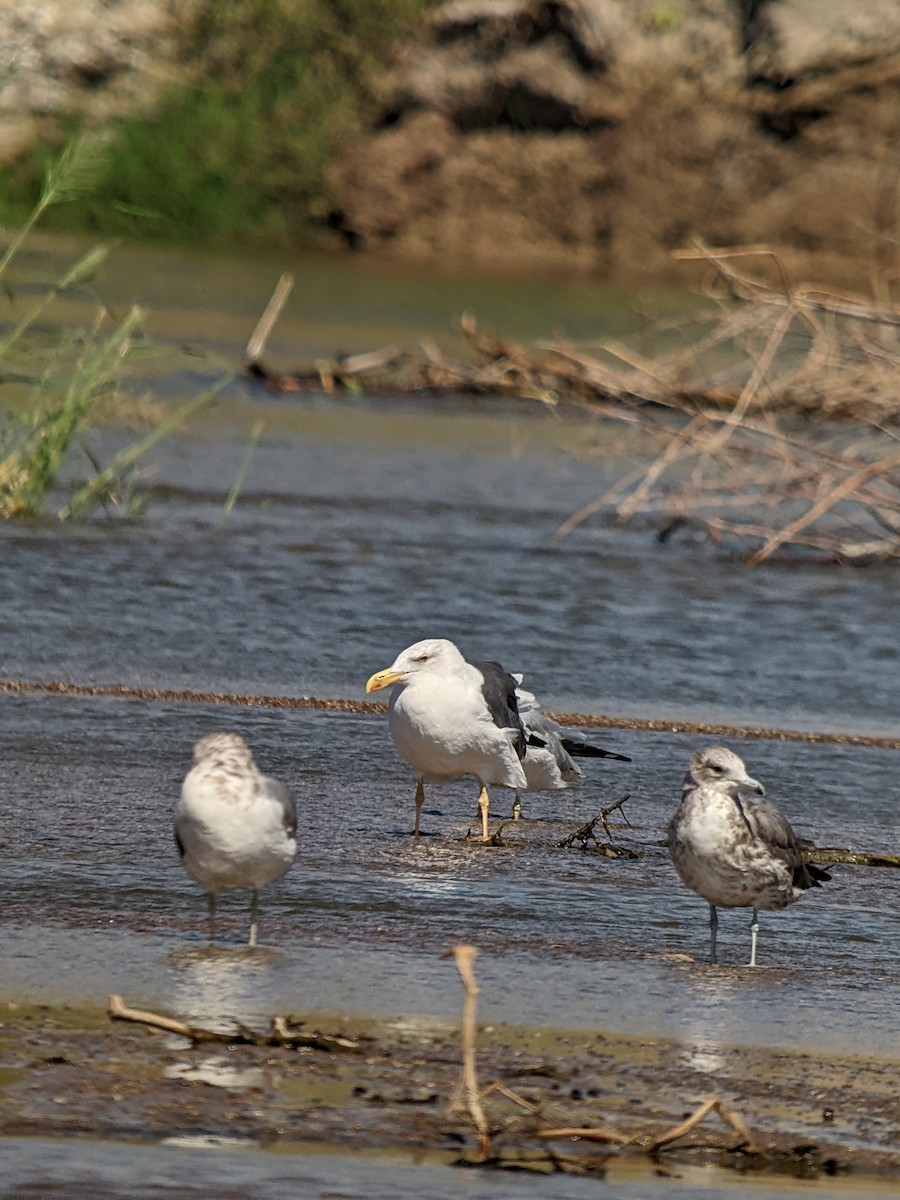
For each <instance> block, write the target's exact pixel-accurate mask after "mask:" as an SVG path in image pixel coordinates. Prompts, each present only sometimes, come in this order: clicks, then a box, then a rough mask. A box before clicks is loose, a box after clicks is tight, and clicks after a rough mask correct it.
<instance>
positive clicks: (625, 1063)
mask: <svg viewBox="0 0 900 1200" xmlns="http://www.w3.org/2000/svg"><path fill="white" fill-rule="evenodd" d="M0 1011H2V1023H0V1054H2V1070H0V1133H2V1134H3V1135H4V1136H6V1137H11V1136H37V1135H40V1136H44V1137H47V1136H53V1137H61V1136H67V1137H71V1136H80V1137H90V1138H100V1139H104V1140H114V1141H115V1140H125V1141H129V1140H134V1139H140V1140H144V1139H146V1140H148V1141H151V1142H155V1141H159V1140H162V1139H165V1138H169V1137H175V1136H178V1137H185V1136H199V1137H213V1138H215V1137H226V1138H241V1139H248V1140H249V1141H251V1142H253V1143H256V1144H257V1145H259V1146H261V1147H273V1148H276V1147H278V1146H283V1147H284V1148H285V1149H288V1148H289V1145H290V1144H310V1145H312V1144H316V1145H319V1146H323V1145H324V1146H327V1147H333V1148H340V1149H342V1150H343V1151H349V1152H351V1153H363V1152H367V1151H370V1150H372V1149H373V1148H378V1149H380V1150H390V1151H392V1152H394V1153H396V1154H398V1155H401V1156H402V1155H407V1154H416V1155H421V1154H423V1153H427V1154H428V1155H429V1156H431V1157H433V1159H434V1161H436V1162H443V1163H446V1164H467V1165H476V1164H478V1161H479V1155H478V1152H477V1139H476V1136H475V1131H474V1129H473V1128H472V1125H471V1122H470V1121H469V1119H468V1118H467V1117H466V1115H465V1114H460V1113H453V1114H451V1113H449V1112H448V1108H449V1104H450V1101H451V1098H452V1096H453V1094H454V1090H455V1088H456V1086H457V1083H458V1081H459V1075H460V1053H459V1041H458V1029H457V1028H456V1027H454V1026H453V1025H452V1024H443V1023H437V1022H427V1021H423V1022H421V1023H416V1022H415V1020H406V1021H404V1022H403V1023H401V1022H390V1021H377V1020H366V1019H359V1018H357V1019H347V1018H341V1017H337V1016H335V1015H333V1014H332V1015H329V1014H305V1015H303V1016H297V1015H296V1014H295V1020H296V1021H297V1022H298V1023H299V1022H302V1023H303V1024H304V1025H305V1026H306V1027H308V1028H309V1030H310V1031H312V1030H317V1031H320V1032H326V1033H329V1034H337V1035H342V1036H347V1037H352V1038H354V1039H357V1040H358V1043H359V1053H354V1054H340V1055H338V1054H330V1053H326V1052H323V1051H316V1050H303V1051H297V1050H293V1049H285V1048H277V1049H273V1048H271V1047H254V1046H243V1045H225V1044H221V1045H194V1046H192V1045H190V1044H189V1043H187V1042H186V1041H185V1039H182V1038H178V1037H174V1036H172V1035H166V1034H160V1033H156V1032H153V1031H150V1030H147V1029H144V1028H140V1027H131V1026H123V1025H120V1024H116V1025H112V1024H111V1023H110V1022H109V1021H108V1020H107V1018H106V1014H105V1013H104V1012H103V1011H101V1010H99V1009H92V1008H77V1007H56V1008H53V1007H47V1006H42V1005H34V1006H31V1007H25V1006H19V1005H17V1004H15V1003H6V1004H4V1005H3V1007H2V1010H0ZM478 1062H479V1069H480V1078H481V1081H482V1087H486V1086H487V1085H488V1084H489V1083H490V1082H493V1081H496V1082H499V1083H501V1084H502V1085H503V1086H504V1087H505V1088H507V1089H509V1090H510V1091H511V1092H513V1093H515V1095H516V1096H518V1097H519V1098H520V1099H521V1100H523V1101H525V1102H527V1103H528V1104H529V1105H531V1106H533V1111H532V1112H528V1111H526V1110H525V1109H523V1108H521V1107H519V1106H517V1105H516V1104H515V1103H513V1102H512V1101H511V1100H509V1099H507V1098H505V1097H504V1096H502V1095H500V1094H496V1093H495V1094H494V1095H493V1096H491V1097H489V1098H488V1099H487V1100H486V1101H485V1106H486V1111H487V1114H488V1119H489V1121H490V1123H491V1127H492V1132H494V1147H495V1154H494V1155H493V1156H492V1157H491V1158H490V1159H489V1161H488V1163H487V1164H481V1165H486V1166H495V1167H506V1168H516V1169H526V1170H534V1171H544V1170H554V1169H557V1170H558V1169H560V1164H561V1165H562V1169H565V1170H571V1171H572V1172H573V1173H576V1174H578V1173H584V1172H594V1171H601V1172H602V1170H603V1169H604V1168H605V1167H606V1165H607V1164H608V1163H609V1162H610V1161H611V1160H615V1161H619V1160H621V1159H622V1158H623V1157H624V1158H631V1157H634V1156H638V1157H642V1158H646V1150H645V1148H644V1147H646V1146H647V1145H649V1144H650V1143H651V1142H652V1140H653V1138H654V1137H656V1136H658V1135H659V1134H660V1133H661V1132H662V1131H663V1130H665V1129H666V1128H667V1127H669V1126H671V1125H673V1124H675V1123H677V1122H679V1121H680V1120H681V1119H682V1118H683V1117H684V1116H686V1115H687V1114H688V1113H689V1112H690V1111H692V1110H693V1109H694V1108H695V1107H696V1105H697V1104H699V1103H700V1102H702V1101H703V1100H704V1099H707V1098H708V1097H710V1096H711V1095H719V1096H720V1097H722V1098H723V1099H725V1100H726V1101H727V1103H728V1104H729V1105H730V1106H731V1107H732V1108H733V1109H735V1110H736V1111H737V1112H738V1113H739V1114H740V1115H741V1117H742V1118H743V1120H744V1121H745V1122H746V1124H747V1125H748V1126H749V1128H750V1130H751V1132H752V1134H753V1137H754V1140H755V1141H756V1142H757V1144H758V1149H757V1151H756V1152H747V1151H746V1150H741V1149H739V1148H737V1147H736V1143H737V1141H738V1139H737V1138H736V1137H735V1134H734V1132H733V1131H732V1130H730V1129H729V1128H727V1127H726V1126H725V1125H723V1124H722V1123H721V1122H720V1121H718V1120H717V1119H716V1118H715V1117H710V1118H709V1119H708V1120H707V1121H706V1122H704V1123H703V1124H702V1125H701V1126H699V1127H698V1128H697V1129H696V1130H695V1131H694V1132H693V1133H691V1134H689V1135H687V1136H686V1137H685V1138H683V1139H681V1140H679V1141H678V1142H677V1143H676V1144H675V1145H673V1146H672V1147H671V1148H668V1149H665V1150H663V1151H660V1152H658V1153H657V1154H656V1155H655V1156H654V1161H655V1162H656V1163H657V1165H660V1166H664V1165H665V1164H667V1163H672V1164H674V1163H689V1162H690V1163H698V1162H702V1163H712V1164H716V1165H718V1166H721V1167H728V1168H732V1169H734V1170H736V1171H740V1172H750V1173H753V1174H754V1175H757V1174H765V1173H775V1174H779V1175H788V1176H791V1177H795V1178H802V1179H817V1178H824V1177H831V1176H835V1175H852V1176H860V1175H878V1176H882V1177H889V1178H892V1179H893V1178H900V1149H898V1147H897V1145H896V1141H895V1139H894V1136H893V1130H895V1129H896V1127H897V1123H898V1120H900V1062H897V1061H896V1060H888V1059H885V1060H882V1061H874V1060H869V1059H864V1058H859V1057H853V1056H846V1055H844V1056H836V1055H834V1054H829V1055H827V1056H825V1055H823V1056H818V1055H811V1054H801V1053H796V1052H792V1051H788V1050H771V1049H762V1048H756V1047H753V1048H751V1047H722V1046H716V1047H715V1048H714V1050H713V1049H705V1048H704V1047H703V1046H702V1045H692V1044H689V1043H685V1042H679V1041H672V1040H667V1039H660V1038H654V1037H650V1036H647V1037H634V1036H623V1035H618V1034H609V1033H605V1032H601V1031H597V1032H593V1031H584V1030H555V1029H537V1028H529V1027H523V1026H511V1025H510V1026H503V1025H492V1026H482V1027H481V1028H480V1029H479V1033H478ZM548 1122H549V1123H550V1124H552V1125H559V1126H576V1127H585V1128H587V1127H591V1126H598V1125H602V1126H605V1127H607V1128H611V1129H613V1130H615V1131H618V1132H619V1133H622V1134H625V1135H627V1136H629V1137H633V1138H634V1139H635V1141H634V1143H633V1144H631V1145H629V1146H626V1147H622V1148H618V1149H617V1148H614V1147H611V1146H607V1145H603V1144H600V1145H598V1144H596V1143H594V1144H590V1143H586V1142H585V1141H584V1140H581V1139H575V1138H564V1139H562V1140H561V1141H559V1142H555V1143H554V1144H553V1146H552V1149H551V1151H550V1152H549V1154H548V1146H547V1143H546V1142H542V1141H541V1139H538V1138H537V1137H536V1136H535V1131H536V1129H537V1128H538V1127H539V1125H541V1124H543V1125H546V1124H547V1123H548ZM570 1160H571V1161H570ZM554 1162H556V1164H557V1165H556V1166H554Z"/></svg>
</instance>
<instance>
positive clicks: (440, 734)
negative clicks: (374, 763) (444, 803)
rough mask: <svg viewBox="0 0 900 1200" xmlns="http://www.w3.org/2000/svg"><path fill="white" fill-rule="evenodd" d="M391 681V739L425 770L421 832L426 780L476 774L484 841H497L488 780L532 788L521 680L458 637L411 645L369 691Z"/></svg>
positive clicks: (419, 781) (419, 788) (420, 783)
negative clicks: (466, 654) (475, 656)
mask: <svg viewBox="0 0 900 1200" xmlns="http://www.w3.org/2000/svg"><path fill="white" fill-rule="evenodd" d="M384 687H392V688H393V691H392V692H391V698H390V701H389V704H388V724H389V727H390V731H391V737H392V738H393V739H394V745H395V746H396V748H397V750H398V752H399V753H400V755H401V756H402V757H403V758H405V759H406V761H407V762H408V763H409V764H410V766H411V767H412V768H413V770H414V771H415V772H416V776H417V778H416V822H415V831H414V832H415V836H416V837H418V836H419V818H420V815H421V812H422V804H423V802H424V799H425V789H424V784H425V780H426V779H429V780H431V779H452V778H454V777H456V776H458V775H474V776H475V778H476V779H477V780H478V782H479V783H480V784H481V791H480V792H479V794H478V807H479V809H480V810H481V832H482V841H485V842H487V841H490V834H489V832H488V805H489V798H488V790H487V789H488V785H489V784H491V785H493V784H500V785H502V786H503V787H509V788H524V787H526V786H527V780H526V778H525V772H524V770H523V768H522V762H521V760H522V758H523V757H524V755H525V731H524V729H523V727H522V722H521V720H520V719H519V713H518V708H517V705H516V681H515V679H513V677H512V676H511V675H510V674H508V673H507V672H506V671H505V670H504V669H503V667H501V666H500V664H499V663H493V662H486V663H479V664H478V665H475V664H474V663H470V662H466V660H465V659H464V658H463V656H462V654H460V652H459V650H458V649H457V648H456V646H454V644H453V642H450V641H447V640H446V639H445V638H430V639H428V640H426V641H423V642H416V643H415V645H413V646H410V647H408V649H406V650H404V651H403V653H402V654H400V655H398V657H397V658H396V659H395V661H394V662H393V664H392V665H391V666H389V667H386V668H385V669H384V670H383V671H376V673H375V674H374V675H373V676H371V678H370V679H369V681H368V682H367V683H366V691H367V692H377V691H378V690H379V689H380V688H384Z"/></svg>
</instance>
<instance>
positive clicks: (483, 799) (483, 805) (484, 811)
mask: <svg viewBox="0 0 900 1200" xmlns="http://www.w3.org/2000/svg"><path fill="white" fill-rule="evenodd" d="M489 804H490V800H489V799H488V790H487V788H486V787H485V785H484V784H482V785H481V791H480V792H479V793H478V807H479V808H480V809H481V840H482V841H483V842H489V841H490V840H491V836H490V834H489V833H488V805H489Z"/></svg>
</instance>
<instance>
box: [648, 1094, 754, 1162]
mask: <svg viewBox="0 0 900 1200" xmlns="http://www.w3.org/2000/svg"><path fill="white" fill-rule="evenodd" d="M711 1112H715V1113H718V1114H719V1116H720V1117H721V1118H722V1120H723V1121H724V1122H725V1123H726V1124H727V1125H730V1126H731V1128H732V1129H733V1130H734V1131H735V1133H736V1134H737V1135H738V1137H739V1138H740V1139H741V1140H740V1142H739V1143H738V1144H739V1146H741V1147H743V1148H744V1149H745V1150H749V1151H750V1152H751V1153H752V1152H753V1151H755V1149H756V1146H755V1144H754V1142H753V1135H752V1134H751V1132H750V1130H749V1129H748V1128H747V1126H746V1125H745V1124H744V1122H743V1121H742V1120H741V1118H740V1117H739V1116H738V1114H737V1113H736V1112H735V1111H734V1109H733V1108H729V1107H728V1105H727V1104H726V1103H725V1101H724V1100H721V1099H720V1098H719V1097H718V1096H712V1097H711V1098H710V1099H709V1100H705V1101H704V1102H703V1104H701V1105H700V1106H699V1107H698V1108H697V1109H696V1110H695V1111H694V1112H693V1113H691V1115H690V1116H689V1117H687V1118H686V1119H685V1120H684V1121H682V1122H681V1123H680V1124H679V1125H674V1126H673V1127H672V1128H671V1129H667V1130H666V1132H665V1133H664V1134H662V1135H661V1136H660V1137H657V1138H656V1139H655V1140H654V1141H653V1142H652V1143H651V1145H650V1146H649V1151H650V1153H651V1154H655V1153H656V1152H657V1151H658V1150H661V1149H662V1148H663V1147H664V1146H668V1145H671V1143H672V1142H674V1141H677V1140H678V1138H682V1137H684V1136H685V1134H687V1133H690V1132H691V1130H692V1129H695V1128H696V1127H697V1126H698V1125H699V1124H700V1123H701V1122H702V1121H705V1120H706V1118H707V1117H708V1116H709V1114H710V1113H711Z"/></svg>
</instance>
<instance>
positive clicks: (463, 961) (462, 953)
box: [445, 945, 491, 1156]
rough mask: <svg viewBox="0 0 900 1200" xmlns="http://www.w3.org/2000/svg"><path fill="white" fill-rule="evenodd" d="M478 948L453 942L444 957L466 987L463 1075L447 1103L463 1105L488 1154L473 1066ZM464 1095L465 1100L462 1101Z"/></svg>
mask: <svg viewBox="0 0 900 1200" xmlns="http://www.w3.org/2000/svg"><path fill="white" fill-rule="evenodd" d="M477 953H478V951H477V950H476V949H475V947H474V946H466V945H458V946H454V947H453V949H452V950H450V951H449V952H448V954H447V955H445V957H448V958H449V957H451V956H452V958H453V960H454V962H455V963H456V969H457V971H459V977H460V979H461V980H462V982H463V987H464V988H465V989H466V995H465V999H464V1000H463V1017H462V1036H461V1043H462V1078H461V1079H460V1082H459V1087H458V1088H457V1089H456V1095H455V1096H454V1097H453V1100H452V1101H451V1103H450V1112H455V1111H458V1110H459V1109H462V1108H464V1109H466V1110H467V1111H468V1113H469V1116H470V1117H471V1118H472V1121H473V1123H474V1125H475V1128H476V1130H477V1131H478V1147H479V1149H480V1151H481V1153H482V1154H483V1155H485V1156H486V1155H488V1154H489V1153H490V1149H491V1135H490V1130H489V1129H488V1123H487V1117H486V1116H485V1115H484V1109H483V1108H482V1106H481V1097H480V1094H479V1091H478V1073H477V1071H476V1068H475V1014H476V1012H477V1009H478V984H477V982H476V981H475V972H474V971H473V969H472V963H473V962H474V960H475V955H476V954H477ZM463 1099H465V1104H463Z"/></svg>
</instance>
